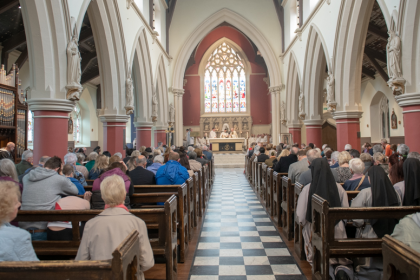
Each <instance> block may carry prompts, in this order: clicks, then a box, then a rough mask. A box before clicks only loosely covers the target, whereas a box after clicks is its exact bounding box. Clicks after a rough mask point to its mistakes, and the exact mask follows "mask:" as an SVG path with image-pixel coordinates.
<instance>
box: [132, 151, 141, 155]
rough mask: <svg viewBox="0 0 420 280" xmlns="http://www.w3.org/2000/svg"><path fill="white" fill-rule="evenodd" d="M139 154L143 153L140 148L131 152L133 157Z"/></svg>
mask: <svg viewBox="0 0 420 280" xmlns="http://www.w3.org/2000/svg"><path fill="white" fill-rule="evenodd" d="M139 155H141V154H140V151H139V150H135V151H133V152H132V153H131V156H132V157H138V156H139Z"/></svg>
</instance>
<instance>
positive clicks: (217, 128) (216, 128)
mask: <svg viewBox="0 0 420 280" xmlns="http://www.w3.org/2000/svg"><path fill="white" fill-rule="evenodd" d="M214 129H215V130H216V131H219V125H218V124H217V123H216V124H215V125H214Z"/></svg>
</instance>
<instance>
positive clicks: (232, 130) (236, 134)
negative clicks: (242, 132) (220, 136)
mask: <svg viewBox="0 0 420 280" xmlns="http://www.w3.org/2000/svg"><path fill="white" fill-rule="evenodd" d="M229 138H238V133H236V131H235V130H234V129H233V128H231V129H230V135H229Z"/></svg>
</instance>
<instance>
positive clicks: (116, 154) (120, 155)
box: [114, 153, 123, 159]
mask: <svg viewBox="0 0 420 280" xmlns="http://www.w3.org/2000/svg"><path fill="white" fill-rule="evenodd" d="M114 156H119V157H120V158H121V159H122V158H123V156H122V154H121V153H115V154H114Z"/></svg>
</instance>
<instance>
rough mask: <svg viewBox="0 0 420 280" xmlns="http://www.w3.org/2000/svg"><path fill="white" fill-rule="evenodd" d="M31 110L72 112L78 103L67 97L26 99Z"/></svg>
mask: <svg viewBox="0 0 420 280" xmlns="http://www.w3.org/2000/svg"><path fill="white" fill-rule="evenodd" d="M26 102H27V103H28V105H29V110H31V111H62V112H71V111H73V110H74V106H75V105H76V103H75V102H74V101H70V100H67V99H51V98H34V99H29V100H28V101H26Z"/></svg>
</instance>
